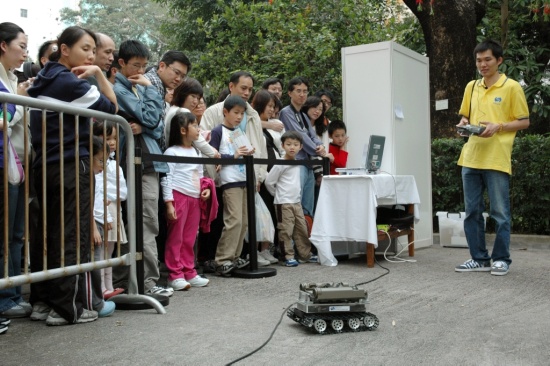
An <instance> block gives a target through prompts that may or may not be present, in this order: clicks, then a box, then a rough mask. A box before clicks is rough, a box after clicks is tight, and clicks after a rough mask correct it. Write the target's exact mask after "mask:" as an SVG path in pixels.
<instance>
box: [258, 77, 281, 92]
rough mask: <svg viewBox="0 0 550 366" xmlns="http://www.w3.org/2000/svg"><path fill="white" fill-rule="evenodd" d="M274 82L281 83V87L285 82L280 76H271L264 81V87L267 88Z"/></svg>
mask: <svg viewBox="0 0 550 366" xmlns="http://www.w3.org/2000/svg"><path fill="white" fill-rule="evenodd" d="M273 84H280V85H281V88H282V87H283V82H282V81H281V79H279V78H269V79H267V80H266V81H264V82H263V83H262V89H265V90H267V88H269V87H270V86H271V85H273Z"/></svg>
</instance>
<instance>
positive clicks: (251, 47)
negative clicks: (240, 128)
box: [160, 0, 422, 118]
mask: <svg viewBox="0 0 550 366" xmlns="http://www.w3.org/2000/svg"><path fill="white" fill-rule="evenodd" d="M160 1H162V2H163V3H165V4H171V6H172V8H177V9H178V11H180V14H183V13H185V14H186V15H187V18H185V20H181V22H180V23H178V25H176V26H174V27H173V28H172V30H175V29H178V28H180V27H182V29H183V27H187V26H184V25H183V22H187V21H191V22H193V20H192V19H193V17H192V16H191V15H192V14H191V13H192V12H193V11H197V12H198V11H204V12H206V10H205V8H204V7H203V8H201V9H199V7H198V4H197V3H196V2H194V1H191V0H160ZM208 3H209V4H208V9H211V10H212V9H217V11H215V12H212V13H210V14H209V15H210V16H208V14H206V13H204V14H202V15H201V16H200V17H195V18H200V21H196V22H194V23H193V25H194V26H195V27H196V28H195V29H194V30H193V32H194V35H196V36H197V37H198V40H197V42H194V43H192V42H190V41H188V42H186V43H178V44H174V46H175V47H176V48H179V49H183V50H185V51H186V52H187V53H188V54H189V55H190V56H191V57H194V56H195V58H193V62H194V64H195V66H194V71H193V73H194V77H196V78H197V79H199V80H200V81H201V82H202V83H203V84H204V85H205V90H206V93H207V99H208V101H209V103H212V101H213V100H215V99H216V97H217V95H218V93H219V91H221V90H222V89H223V88H224V87H226V86H227V79H228V77H229V75H230V73H232V72H234V71H238V70H247V71H249V72H251V73H252V74H253V75H254V76H255V78H256V80H257V81H259V82H261V81H263V80H264V79H266V78H268V77H273V76H276V77H279V78H282V79H283V80H284V81H288V80H290V79H291V78H292V77H295V76H298V75H301V76H305V77H307V78H308V79H309V80H310V82H311V86H310V89H311V90H312V91H315V90H318V89H320V88H328V89H331V90H334V91H336V94H337V95H338V94H339V91H340V90H341V83H342V81H341V73H342V71H341V48H342V47H347V46H353V45H359V44H365V43H372V42H381V41H387V40H390V39H394V40H396V41H397V42H399V43H401V44H405V45H407V46H409V47H410V46H416V47H418V48H420V49H421V48H422V42H419V38H418V34H421V32H420V31H417V32H416V34H415V32H413V31H411V29H414V28H415V27H416V29H417V30H418V26H417V25H416V21H415V19H414V17H412V16H410V17H409V18H406V16H405V15H404V13H403V12H402V10H403V8H402V7H399V6H397V5H395V7H392V8H388V7H387V5H386V2H379V1H361V2H358V1H356V0H341V1H338V2H326V1H305V0H278V1H274V2H273V4H269V2H268V1H261V2H251V1H236V0H235V1H222V0H219V1H217V2H216V3H215V4H214V3H213V2H212V1H208ZM184 4H189V5H190V6H191V10H190V9H189V8H187V9H184V8H183V5H184ZM193 4H194V5H193ZM193 6H194V7H193ZM195 14H196V13H195ZM190 16H191V18H190ZM400 17H402V18H404V19H405V21H404V22H400V21H398V20H397V19H398V18H400ZM181 37H187V36H181ZM181 37H180V38H179V40H180V41H182V40H183V39H184V38H181ZM331 114H332V115H333V118H336V117H339V116H341V109H338V105H337V106H336V108H334V111H331Z"/></svg>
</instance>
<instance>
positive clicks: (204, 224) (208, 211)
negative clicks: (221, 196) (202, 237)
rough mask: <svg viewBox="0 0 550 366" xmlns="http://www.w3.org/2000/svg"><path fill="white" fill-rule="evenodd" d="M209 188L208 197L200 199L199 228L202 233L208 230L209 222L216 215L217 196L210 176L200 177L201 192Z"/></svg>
mask: <svg viewBox="0 0 550 366" xmlns="http://www.w3.org/2000/svg"><path fill="white" fill-rule="evenodd" d="M205 189H210V199H208V200H206V201H203V200H200V208H201V220H200V223H199V228H200V229H201V231H202V232H203V233H209V232H210V224H211V223H212V221H214V219H215V218H216V216H217V215H218V198H217V197H216V185H215V184H214V181H213V180H212V179H210V178H206V177H205V178H201V192H202V191H203V190H205Z"/></svg>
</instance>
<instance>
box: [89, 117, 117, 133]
mask: <svg viewBox="0 0 550 366" xmlns="http://www.w3.org/2000/svg"><path fill="white" fill-rule="evenodd" d="M103 126H105V133H106V135H105V136H111V134H112V133H113V130H114V129H115V128H116V125H115V123H114V122H113V121H98V122H95V123H94V128H93V134H94V136H103Z"/></svg>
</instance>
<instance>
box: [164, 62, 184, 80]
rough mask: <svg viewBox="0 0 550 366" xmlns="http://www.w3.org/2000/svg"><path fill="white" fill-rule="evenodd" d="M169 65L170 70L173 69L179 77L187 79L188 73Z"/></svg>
mask: <svg viewBox="0 0 550 366" xmlns="http://www.w3.org/2000/svg"><path fill="white" fill-rule="evenodd" d="M168 67H169V68H170V70H172V71H173V72H174V74H176V76H177V77H179V78H182V79H185V78H186V77H187V74H185V73H183V72H181V71H180V70H178V69H176V68H175V67H174V66H171V65H168Z"/></svg>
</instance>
